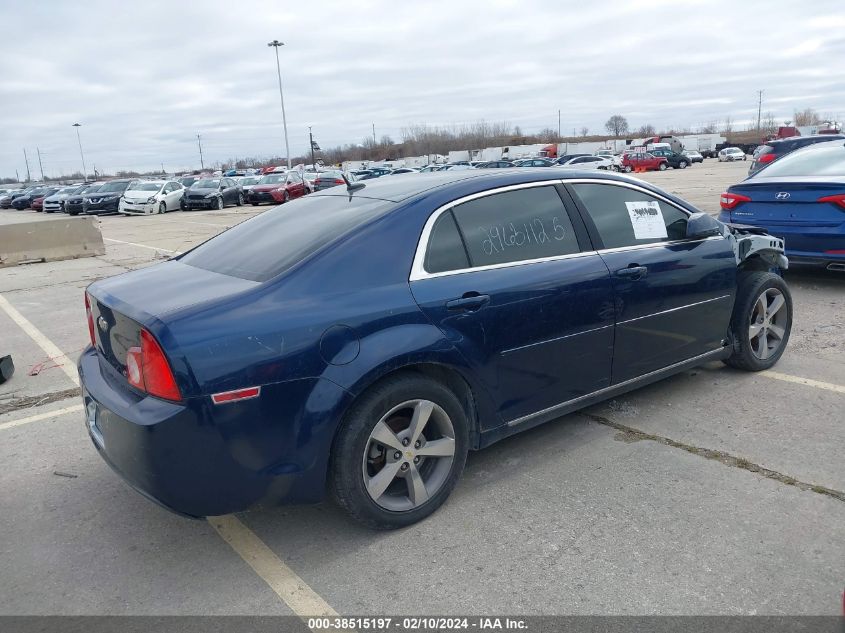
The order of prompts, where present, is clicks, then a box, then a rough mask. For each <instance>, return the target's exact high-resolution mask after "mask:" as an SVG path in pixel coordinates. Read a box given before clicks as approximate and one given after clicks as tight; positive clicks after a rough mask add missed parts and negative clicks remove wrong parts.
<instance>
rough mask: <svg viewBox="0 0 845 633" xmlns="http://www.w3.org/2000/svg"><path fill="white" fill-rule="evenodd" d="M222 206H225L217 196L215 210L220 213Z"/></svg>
mask: <svg viewBox="0 0 845 633" xmlns="http://www.w3.org/2000/svg"><path fill="white" fill-rule="evenodd" d="M224 206H226V205H225V204H223V196H218V197H217V205H216V206H215V209H217V210H218V211H222V210H223V207H224Z"/></svg>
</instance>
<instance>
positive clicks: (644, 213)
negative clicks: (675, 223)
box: [625, 200, 668, 240]
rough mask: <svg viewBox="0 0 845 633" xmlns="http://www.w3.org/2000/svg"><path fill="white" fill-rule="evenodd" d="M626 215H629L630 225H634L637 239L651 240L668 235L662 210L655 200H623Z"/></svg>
mask: <svg viewBox="0 0 845 633" xmlns="http://www.w3.org/2000/svg"><path fill="white" fill-rule="evenodd" d="M625 206H626V207H628V215H629V216H631V226H633V227H634V237H635V238H636V239H638V240H651V239H654V238H665V237H668V234H667V233H666V223H665V222H664V221H663V212H662V211H661V210H660V205H659V204H658V203H657V201H656V200H648V201H646V200H642V201H635V202H627V201H626V202H625Z"/></svg>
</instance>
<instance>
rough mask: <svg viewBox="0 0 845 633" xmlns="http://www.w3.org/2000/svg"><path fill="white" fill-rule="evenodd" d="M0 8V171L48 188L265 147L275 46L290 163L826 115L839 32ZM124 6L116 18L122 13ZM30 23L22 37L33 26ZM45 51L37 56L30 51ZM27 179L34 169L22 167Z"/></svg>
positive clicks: (102, 1)
mask: <svg viewBox="0 0 845 633" xmlns="http://www.w3.org/2000/svg"><path fill="white" fill-rule="evenodd" d="M16 4H17V6H15V7H14V9H12V7H6V8H3V9H0V23H4V24H12V23H14V24H23V25H28V28H8V29H6V30H5V32H4V40H3V44H4V55H3V56H0V121H2V124H3V127H2V132H0V136H2V143H0V175H14V172H15V170H16V169H17V170H18V171H20V172H21V173H23V171H24V165H23V151H22V150H23V148H24V147H25V148H27V151H28V152H30V153H31V155H33V154H34V153H35V148H36V147H37V148H39V149H40V150H41V154H42V160H43V164H44V170H45V172H46V173H47V174H48V175H58V174H61V173H69V172H71V171H73V170H76V169H79V167H80V160H79V150H78V147H77V144H76V135H75V132H74V130H73V128H72V127H71V124H72V123H74V122H76V121H79V122H80V123H82V128H81V129H80V132H81V135H82V142H83V146H84V149H85V155H86V160H87V162H88V165H89V167H90V166H91V164H92V163H95V164H96V165H97V168H98V169H100V170H108V171H115V170H119V169H152V168H158V167H159V165H160V164H161V163H164V165H165V167H166V168H167V169H170V170H173V169H182V168H191V167H198V166H199V154H198V151H197V139H196V135H197V134H201V135H202V138H203V152H204V155H205V159H206V163H207V164H208V163H209V162H213V161H216V160H226V159H228V158H230V157H233V156H256V155H257V156H266V155H269V154H281V153H283V149H284V139H283V133H282V125H281V114H280V108H279V94H278V84H277V79H276V63H275V57H274V54H273V50H272V49H271V48H268V47H267V42H268V41H270V40H272V39H280V40H282V41H284V42H285V46H284V47H283V48H282V49H281V50H280V51H279V57H280V61H281V67H282V79H283V82H284V94H285V106H286V112H287V119H288V130H289V134H290V145H291V151H292V152H293V153H295V154H301V153H305V151H306V149H307V147H308V126H313V130H314V135H315V138H316V140H317V141H318V142H319V143H320V145H321V146H323V147H331V146H334V145H338V144H345V143H350V142H360V141H361V139H363V138H365V137H367V136H369V135H371V134H372V127H371V126H372V125H373V124H375V126H376V134H377V135H378V136H381V135H383V134H387V135H390V136H392V137H393V138H394V139H399V138H400V137H401V130H402V128H403V127H405V126H407V125H409V124H412V123H421V122H426V123H429V124H431V125H452V124H461V123H467V122H474V121H477V120H479V119H482V118H483V119H485V120H487V121H508V122H510V123H511V124H513V125H519V126H520V127H521V128H522V129H523V130H525V131H536V130H539V129H541V128H545V127H552V128H556V127H557V112H558V109H560V110H561V119H562V127H563V130H564V132H566V131H571V130H572V129H574V128H579V129H580V128H581V127H582V126H587V127H588V128H590V129H591V130H593V131H596V132H598V131H601V130H602V128H603V124H604V121H606V120H607V118H608V116H610V115H611V114H615V113H621V114H623V115H626V116H627V117H628V119H629V121H630V123H631V125H632V126H633V127H638V126H639V125H642V124H644V123H651V124H653V125H655V126H657V127H662V126H664V125H675V126H697V125H700V124H703V123H706V122H708V121H711V120H721V119H724V117H725V116H728V115H730V116H731V117H732V118H733V119H734V120H735V121H743V120H751V119H752V118H756V108H757V90H759V89H765V93H764V95H765V96H764V104H763V108H764V111H765V110H771V111H772V112H774V113H775V115H776V117H777V118H778V119H789V118H791V115H792V110H793V108H804V107H813V108H815V109H817V110H818V111H819V112H822V113H836V112H837V111H839V112H841V109H842V103H843V102H845V84H843V83H842V82H841V81H838V80H837V78H836V77H835V76H833V75H832V74H831V72H832V71H830V60H831V59H845V33H843V32H842V30H841V29H831V28H830V27H829V24H828V23H827V22H826V17H825V16H831V15H838V14H839V13H841V8H840V7H841V4H840V0H818V1H815V2H813V3H810V4H808V3H806V2H803V3H799V2H797V1H790V0H782V1H780V2H778V1H775V2H769V3H767V5H766V7H767V8H766V14H767V15H770V16H775V15H800V16H802V17H801V19H799V20H778V19H771V20H769V21H768V22H767V24H766V28H765V30H764V32H758V31H754V30H753V27H752V26H751V25H755V24H759V23H760V8H759V6H757V5H754V4H752V3H748V4H747V6H746V3H738V2H733V1H731V0H714V1H712V2H695V3H689V2H682V3H678V2H668V1H664V0H650V1H649V2H628V3H610V4H608V3H602V4H598V3H593V4H590V3H581V4H569V3H549V2H543V1H540V0H524V1H519V2H516V1H504V0H501V1H493V2H491V1H484V0H479V1H476V0H465V1H461V2H454V1H444V0H432V1H430V2H425V3H400V2H387V1H384V2H382V1H377V0H359V1H358V2H355V3H349V2H336V1H333V0H324V1H322V2H320V3H319V4H318V5H307V4H303V3H302V2H291V1H289V0H284V1H281V2H280V1H279V0H275V1H273V0H253V1H252V2H250V3H248V4H247V5H232V4H231V3H229V2H220V1H218V0H206V2H203V3H202V4H201V5H197V4H195V3H173V2H167V1H165V0H148V1H147V0H139V2H136V3H133V4H132V5H131V7H130V8H125V7H124V6H123V5H121V6H120V8H119V9H118V8H117V5H114V3H112V2H108V1H106V0H91V1H86V2H82V3H81V4H80V3H76V4H73V3H71V4H68V3H66V2H60V1H59V0H44V1H43V2H39V3H27V4H23V3H16ZM127 6H128V5H127ZM36 25H37V26H36ZM47 42H49V45H48V44H47ZM30 168H31V170H32V172H33V174H36V175H37V174H38V170H37V167H36V168H33V161H30Z"/></svg>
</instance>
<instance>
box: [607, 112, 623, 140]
mask: <svg viewBox="0 0 845 633" xmlns="http://www.w3.org/2000/svg"><path fill="white" fill-rule="evenodd" d="M604 129H606V130H607V132H608V134H613V136H622V135H623V134H627V133H628V120H627V119H626V118H625V117H624V116H622V115H621V114H614V115H613V116H612V117H610V118H609V119H608V120H607V123H605V124H604Z"/></svg>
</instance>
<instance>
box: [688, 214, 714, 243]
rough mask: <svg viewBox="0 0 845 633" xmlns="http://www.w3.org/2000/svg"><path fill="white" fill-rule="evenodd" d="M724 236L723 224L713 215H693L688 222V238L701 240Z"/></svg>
mask: <svg viewBox="0 0 845 633" xmlns="http://www.w3.org/2000/svg"><path fill="white" fill-rule="evenodd" d="M721 234H722V223H721V222H719V221H718V220H717V219H716V218H714V217H713V216H712V215H708V214H706V213H693V214H692V215H691V216H689V220H687V238H688V239H701V238H705V237H710V236H711V235H721Z"/></svg>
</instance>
